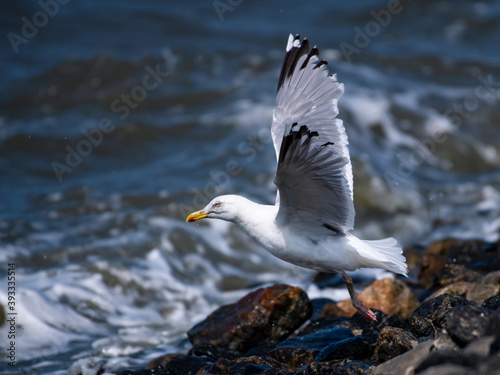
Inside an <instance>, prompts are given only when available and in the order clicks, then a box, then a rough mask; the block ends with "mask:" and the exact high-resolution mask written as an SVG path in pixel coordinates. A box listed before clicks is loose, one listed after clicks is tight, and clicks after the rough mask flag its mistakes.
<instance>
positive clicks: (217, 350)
mask: <svg viewBox="0 0 500 375" xmlns="http://www.w3.org/2000/svg"><path fill="white" fill-rule="evenodd" d="M189 354H190V355H195V356H199V357H201V356H206V357H209V358H213V359H215V360H217V359H219V358H226V359H235V358H238V357H241V353H240V352H238V351H236V350H231V349H228V348H225V347H222V346H215V345H212V344H202V345H198V346H196V347H194V348H193V349H192V350H191V351H190V353H189Z"/></svg>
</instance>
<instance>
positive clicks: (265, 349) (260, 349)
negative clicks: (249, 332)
mask: <svg viewBox="0 0 500 375" xmlns="http://www.w3.org/2000/svg"><path fill="white" fill-rule="evenodd" d="M279 343H280V342H279V341H275V340H273V341H261V342H259V343H258V344H257V345H256V346H254V347H253V348H252V349H250V350H249V351H248V352H246V353H245V357H252V356H254V357H265V356H266V355H268V354H269V352H271V351H273V350H274V349H276V347H277V346H278V345H279Z"/></svg>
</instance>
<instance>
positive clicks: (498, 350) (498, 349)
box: [490, 333, 500, 355]
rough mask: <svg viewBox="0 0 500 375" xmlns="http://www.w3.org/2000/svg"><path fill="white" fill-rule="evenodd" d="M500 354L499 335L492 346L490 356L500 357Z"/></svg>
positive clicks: (499, 334) (498, 334)
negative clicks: (499, 355)
mask: <svg viewBox="0 0 500 375" xmlns="http://www.w3.org/2000/svg"><path fill="white" fill-rule="evenodd" d="M499 353H500V333H497V335H496V337H495V339H494V340H493V342H492V343H491V345H490V354H496V355H498V354H499Z"/></svg>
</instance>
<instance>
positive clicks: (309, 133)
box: [271, 35, 354, 233]
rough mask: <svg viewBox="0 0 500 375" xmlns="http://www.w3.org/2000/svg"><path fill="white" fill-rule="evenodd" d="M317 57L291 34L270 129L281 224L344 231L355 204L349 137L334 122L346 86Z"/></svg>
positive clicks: (350, 224)
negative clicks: (348, 145)
mask: <svg viewBox="0 0 500 375" xmlns="http://www.w3.org/2000/svg"><path fill="white" fill-rule="evenodd" d="M318 54H319V52H318V50H317V49H316V48H313V49H312V50H309V43H308V41H307V40H304V41H303V42H302V43H300V38H299V37H298V36H297V37H295V38H294V37H293V36H292V35H290V38H289V40H288V45H287V50H286V54H285V59H284V61H283V66H282V70H281V74H280V79H279V83H278V93H277V99H276V107H275V109H274V112H273V124H272V127H271V133H272V138H273V143H274V148H275V150H276V157H277V159H278V169H277V171H276V178H275V184H276V186H277V187H278V196H277V204H279V212H278V216H277V221H278V223H280V224H281V225H294V224H298V225H300V226H301V228H304V226H305V225H307V230H309V231H313V232H314V231H316V232H324V231H328V230H330V231H332V230H335V231H339V232H345V231H348V230H351V229H352V228H353V226H354V204H353V189H352V167H351V161H350V157H349V150H348V148H347V144H348V141H347V135H346V133H345V129H344V126H343V124H342V120H340V119H337V118H335V117H336V116H337V115H338V106H337V102H338V99H339V98H340V97H341V96H342V93H343V85H342V84H341V83H339V82H338V81H337V79H336V77H335V76H330V75H328V70H327V69H326V62H324V61H320V60H319V59H318V57H317V56H318ZM330 233H331V232H330Z"/></svg>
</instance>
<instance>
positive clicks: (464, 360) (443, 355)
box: [415, 350, 481, 374]
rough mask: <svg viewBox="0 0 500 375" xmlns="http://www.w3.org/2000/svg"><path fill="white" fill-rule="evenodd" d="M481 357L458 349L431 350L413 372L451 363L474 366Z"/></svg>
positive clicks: (468, 366) (467, 366) (466, 366)
mask: <svg viewBox="0 0 500 375" xmlns="http://www.w3.org/2000/svg"><path fill="white" fill-rule="evenodd" d="M480 359H481V357H479V356H478V355H476V354H466V353H464V352H462V351H460V350H436V351H432V352H431V353H430V354H429V355H428V356H427V357H426V358H425V359H424V360H423V361H422V362H421V363H420V364H419V365H418V366H417V367H416V368H415V373H417V374H418V373H419V372H422V371H424V370H426V369H428V368H430V367H434V366H440V365H445V364H452V365H455V366H461V367H464V368H466V369H470V368H474V367H475V365H476V364H478V363H479V361H480Z"/></svg>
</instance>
